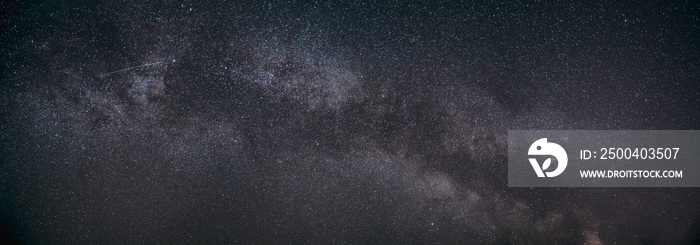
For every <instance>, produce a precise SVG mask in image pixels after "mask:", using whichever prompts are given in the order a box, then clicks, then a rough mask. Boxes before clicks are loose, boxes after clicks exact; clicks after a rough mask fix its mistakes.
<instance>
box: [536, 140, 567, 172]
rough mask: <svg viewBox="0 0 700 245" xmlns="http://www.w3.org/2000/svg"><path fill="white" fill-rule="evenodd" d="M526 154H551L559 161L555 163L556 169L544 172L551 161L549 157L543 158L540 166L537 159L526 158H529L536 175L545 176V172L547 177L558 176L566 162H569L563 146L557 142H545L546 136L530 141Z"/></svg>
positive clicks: (564, 167)
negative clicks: (533, 141)
mask: <svg viewBox="0 0 700 245" xmlns="http://www.w3.org/2000/svg"><path fill="white" fill-rule="evenodd" d="M527 154H528V155H530V156H553V157H554V158H556V159H557V162H558V163H559V164H558V165H557V169H555V170H554V171H549V172H544V171H545V170H547V168H549V165H550V164H551V163H552V158H551V157H550V158H547V160H544V162H543V163H542V167H540V164H539V163H538V162H537V159H535V158H528V159H529V160H530V164H532V168H534V169H535V172H536V173H537V177H545V174H546V175H547V177H556V176H559V175H560V174H561V173H562V172H564V169H566V163H567V162H569V157H568V156H567V155H566V151H565V150H564V148H562V147H561V146H560V145H558V144H555V143H551V142H547V138H542V139H538V140H537V141H535V143H532V145H531V146H530V150H528V151H527Z"/></svg>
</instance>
